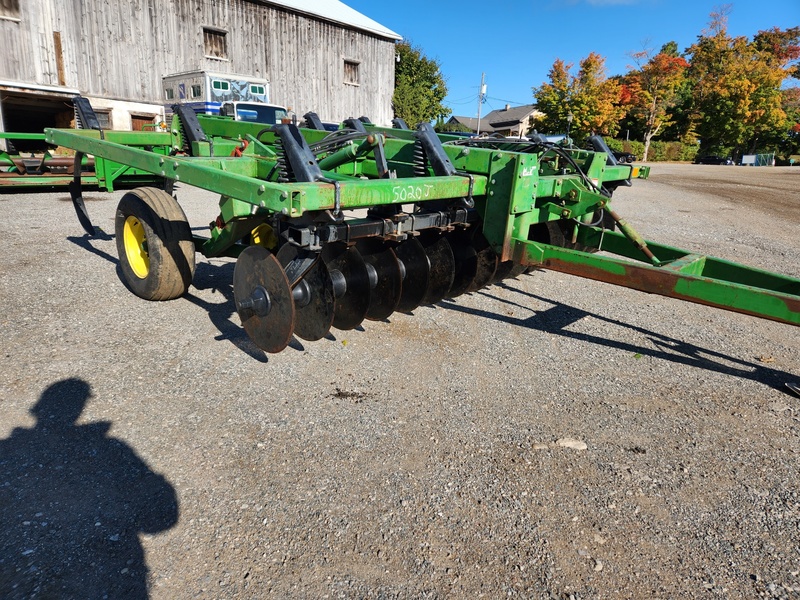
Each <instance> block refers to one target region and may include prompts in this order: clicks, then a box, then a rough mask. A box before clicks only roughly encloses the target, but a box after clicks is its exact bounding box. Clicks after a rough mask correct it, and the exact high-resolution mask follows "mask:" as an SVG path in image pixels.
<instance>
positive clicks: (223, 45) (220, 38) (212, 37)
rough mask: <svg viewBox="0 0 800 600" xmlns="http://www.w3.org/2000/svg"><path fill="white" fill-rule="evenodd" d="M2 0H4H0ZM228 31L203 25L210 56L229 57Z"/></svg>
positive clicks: (205, 44)
mask: <svg viewBox="0 0 800 600" xmlns="http://www.w3.org/2000/svg"><path fill="white" fill-rule="evenodd" d="M0 1H2V0H0ZM226 36H227V33H225V32H224V31H220V30H219V29H208V28H207V27H203V46H204V48H205V53H206V56H208V57H209V58H228V44H227V40H226Z"/></svg>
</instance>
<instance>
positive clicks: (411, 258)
mask: <svg viewBox="0 0 800 600" xmlns="http://www.w3.org/2000/svg"><path fill="white" fill-rule="evenodd" d="M394 253H395V255H396V256H397V260H399V261H400V263H401V265H402V267H401V270H402V272H403V285H402V288H401V290H400V301H399V302H398V303H397V310H401V311H405V312H408V311H410V310H414V309H415V308H417V307H418V306H419V305H420V304H422V300H423V299H424V298H425V290H427V289H428V273H429V271H430V263H429V262H428V255H427V254H425V248H423V247H422V244H420V243H419V240H417V239H416V238H410V239H408V240H406V241H405V242H403V243H402V244H400V245H399V246H397V247H395V248H394Z"/></svg>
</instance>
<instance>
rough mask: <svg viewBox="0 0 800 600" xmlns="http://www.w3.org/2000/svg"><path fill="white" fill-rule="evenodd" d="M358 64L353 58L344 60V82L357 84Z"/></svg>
mask: <svg viewBox="0 0 800 600" xmlns="http://www.w3.org/2000/svg"><path fill="white" fill-rule="evenodd" d="M358 65H359V63H358V62H356V61H354V60H347V59H345V60H344V82H345V83H349V84H351V85H358V84H359V81H358Z"/></svg>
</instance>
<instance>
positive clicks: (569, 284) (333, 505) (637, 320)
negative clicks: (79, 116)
mask: <svg viewBox="0 0 800 600" xmlns="http://www.w3.org/2000/svg"><path fill="white" fill-rule="evenodd" d="M87 196H88V202H87V204H88V209H89V212H90V214H91V216H92V219H93V220H94V222H95V224H96V225H98V226H99V227H101V228H102V229H103V230H104V231H105V232H109V234H110V235H107V236H105V239H88V238H86V237H84V235H83V234H82V230H81V228H80V226H79V224H78V221H77V219H76V217H75V215H74V213H73V209H72V206H71V204H70V202H69V198H68V195H67V194H66V193H65V192H54V193H36V194H28V193H20V194H13V195H9V194H5V195H0V208H2V214H3V217H4V219H3V227H2V231H3V238H4V239H3V244H2V246H0V300H2V305H3V313H2V315H0V339H2V354H1V355H0V361H2V362H0V365H1V368H0V597H3V598H69V597H85V598H89V597H91V598H103V597H108V598H123V597H133V598H136V597H140V598H141V597H150V598H153V599H175V598H478V597H485V598H499V597H512V598H564V599H567V598H576V599H579V598H583V599H586V598H713V597H718V598H757V597H764V598H798V597H800V473H799V472H800V462H799V461H800V398H798V397H795V396H791V395H789V394H788V393H787V391H786V389H785V387H784V384H785V383H786V382H790V381H794V382H800V354H799V353H798V332H799V331H800V330H799V329H797V328H796V327H790V326H788V325H781V324H778V323H773V322H769V321H763V320H758V319H755V318H752V317H748V316H744V315H738V314H733V313H727V312H724V311H720V310H715V309H712V308H707V307H703V306H699V305H692V304H688V303H683V302H680V301H677V300H672V299H667V298H660V297H656V296H650V295H645V294H642V293H639V292H635V291H631V290H626V289H623V288H617V287H613V286H610V285H606V284H601V283H595V282H591V281H586V280H581V279H578V278H574V277H571V276H567V275H562V274H559V273H554V272H545V271H537V272H534V273H532V274H530V275H526V276H523V277H521V278H519V279H517V280H512V281H508V282H505V283H503V284H502V285H497V286H493V287H490V288H487V289H484V290H482V291H480V292H477V293H474V294H470V295H466V296H462V297H459V298H457V299H456V300H455V301H444V302H442V303H440V304H438V305H436V306H426V307H421V308H418V309H416V310H415V311H414V314H413V315H410V314H395V315H392V316H391V317H390V319H389V320H388V321H387V322H378V323H376V322H365V323H364V324H363V327H361V328H359V329H357V330H354V331H349V332H341V331H337V330H333V331H332V334H333V335H332V337H331V338H330V339H324V340H320V341H319V342H313V343H308V342H304V343H300V342H298V341H294V342H292V344H291V346H290V347H289V348H287V349H286V350H285V351H283V352H282V353H280V354H277V355H269V356H267V355H265V354H264V353H263V352H261V351H260V350H259V349H258V348H257V347H256V346H254V345H253V344H252V343H251V342H250V341H249V339H248V338H247V336H246V334H245V333H244V332H243V330H242V329H241V327H240V325H239V319H238V316H237V315H236V314H235V311H234V307H233V300H232V276H233V262H232V261H230V260H228V259H213V260H206V259H202V258H199V261H198V267H197V274H196V277H195V281H194V286H193V288H192V289H191V290H190V293H189V294H188V296H186V297H185V298H182V299H179V300H176V301H172V302H165V303H149V302H145V301H143V300H140V299H139V298H137V297H135V296H134V295H132V294H131V293H130V292H128V291H127V289H126V288H125V286H124V285H123V284H122V283H121V281H120V278H119V273H118V267H117V259H116V248H115V242H114V240H113V230H114V227H113V217H114V210H115V207H116V204H117V202H118V200H119V198H120V197H121V196H122V192H119V193H113V194H102V193H89V194H87ZM178 198H179V200H180V201H181V204H182V205H183V206H184V208H185V210H186V212H187V214H188V216H189V219H190V222H191V223H192V225H193V226H194V227H198V228H202V227H203V225H204V224H206V223H208V222H210V221H211V220H212V219H213V218H214V217H215V216H216V198H214V197H213V196H211V195H209V194H207V193H204V192H201V191H198V190H193V189H191V188H180V189H179V190H178ZM615 206H616V209H617V211H618V212H620V213H621V214H622V215H623V216H625V217H626V218H628V220H629V221H631V222H632V224H633V225H634V226H636V227H637V228H638V229H639V230H640V231H641V232H642V233H643V234H644V235H645V237H648V238H649V239H653V240H655V241H661V242H664V243H668V244H671V245H675V246H678V247H684V248H688V249H690V250H693V251H697V252H701V253H708V254H713V255H716V256H721V257H723V258H727V259H731V260H735V261H738V262H743V263H746V264H752V265H756V266H759V267H763V268H766V269H770V270H776V271H779V272H783V273H786V274H789V275H793V276H795V277H800V260H798V256H800V236H798V231H799V230H800V229H799V227H800V169H797V168H795V169H789V168H743V167H718V166H699V165H662V164H654V165H653V175H652V177H651V179H650V180H648V181H637V182H635V184H634V187H632V188H628V189H621V190H619V191H618V192H617V194H616V195H615Z"/></svg>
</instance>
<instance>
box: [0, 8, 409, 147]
mask: <svg viewBox="0 0 800 600" xmlns="http://www.w3.org/2000/svg"><path fill="white" fill-rule="evenodd" d="M398 39H400V36H398V35H397V34H396V33H394V32H393V31H391V30H389V29H387V28H386V27H383V26H382V25H380V24H379V23H376V22H375V21H373V20H371V19H369V18H368V17H366V16H365V15H363V14H361V13H359V12H357V11H355V10H353V9H352V8H350V7H348V6H346V5H345V4H343V3H341V2H338V1H337V0H125V1H111V2H109V1H108V0H0V40H3V44H2V45H3V60H2V61H0V131H25V132H41V131H42V130H43V129H44V127H52V126H56V127H65V126H69V122H70V120H71V119H72V115H73V111H72V106H71V102H70V100H71V98H72V97H73V96H75V95H76V94H82V95H84V96H86V97H87V98H89V99H90V101H91V102H92V105H93V106H94V107H95V110H96V111H97V112H98V113H99V114H98V116H99V117H100V119H101V121H102V122H104V123H105V124H106V125H107V126H108V127H110V128H114V129H141V128H142V127H143V126H146V125H147V124H151V123H154V122H158V121H159V120H160V119H163V116H164V105H165V103H166V102H167V100H166V99H165V98H164V97H163V92H162V86H161V80H162V77H164V76H167V75H171V74H175V73H182V72H187V71H195V70H198V71H200V70H202V71H211V72H215V73H237V74H244V75H248V76H252V77H259V78H263V79H266V80H268V81H269V88H270V98H269V100H270V101H271V102H273V103H277V104H281V105H283V106H287V107H289V108H291V109H292V110H293V111H294V112H295V113H297V115H298V117H302V115H303V114H304V113H305V112H307V111H310V110H313V111H315V112H317V113H318V114H319V116H320V117H321V118H322V119H323V120H326V121H341V120H342V119H344V118H347V117H359V116H362V115H365V116H368V117H369V118H370V119H372V121H373V122H375V123H379V124H389V123H390V121H391V119H392V116H393V115H392V109H391V97H392V92H393V90H394V65H395V42H396V41H397V40H398Z"/></svg>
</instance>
